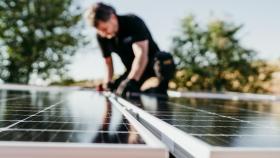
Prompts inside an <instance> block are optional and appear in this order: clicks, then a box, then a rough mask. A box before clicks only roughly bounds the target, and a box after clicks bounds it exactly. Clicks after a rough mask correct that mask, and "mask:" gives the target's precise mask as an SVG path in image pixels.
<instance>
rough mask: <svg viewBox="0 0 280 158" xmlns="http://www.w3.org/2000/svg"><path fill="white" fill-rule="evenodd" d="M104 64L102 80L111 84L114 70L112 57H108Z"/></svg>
mask: <svg viewBox="0 0 280 158" xmlns="http://www.w3.org/2000/svg"><path fill="white" fill-rule="evenodd" d="M105 63H106V70H107V71H106V76H105V79H104V82H105V83H108V82H111V81H112V80H113V74H114V68H113V60H112V57H108V58H106V59H105Z"/></svg>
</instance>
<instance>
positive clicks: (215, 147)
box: [118, 96, 280, 158]
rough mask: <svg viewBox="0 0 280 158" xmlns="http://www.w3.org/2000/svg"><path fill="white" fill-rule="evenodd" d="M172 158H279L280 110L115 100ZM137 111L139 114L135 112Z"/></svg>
mask: <svg viewBox="0 0 280 158" xmlns="http://www.w3.org/2000/svg"><path fill="white" fill-rule="evenodd" d="M118 100H119V102H120V103H122V104H123V105H124V107H126V108H127V109H128V110H129V111H130V112H131V113H132V114H133V115H135V116H136V118H137V119H138V120H139V121H140V122H141V123H142V124H143V125H145V126H146V127H147V128H148V129H150V130H151V131H153V133H154V134H155V135H157V137H159V138H160V139H161V140H162V141H163V142H165V144H166V145H167V146H168V147H169V149H170V151H171V152H172V153H173V154H174V155H175V156H176V157H209V158H210V157H211V158H216V157H227V158H229V157H254V158H258V157H271V158H276V157H279V155H280V104H279V103H278V104H277V103H276V102H261V101H258V102H252V101H251V102H249V101H247V102H246V101H239V102H237V101H230V100H213V99H212V100H206V99H187V98H169V99H168V100H167V99H158V98H155V97H151V96H141V98H140V99H137V100H130V102H131V103H133V104H134V105H138V107H139V108H138V107H135V106H134V105H133V104H130V103H128V102H127V101H125V100H123V99H118ZM140 108H141V109H143V110H144V111H143V110H141V109H140Z"/></svg>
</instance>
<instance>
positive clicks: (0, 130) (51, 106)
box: [0, 100, 64, 132]
mask: <svg viewBox="0 0 280 158" xmlns="http://www.w3.org/2000/svg"><path fill="white" fill-rule="evenodd" d="M62 102H64V100H62V101H59V102H57V103H55V104H53V105H50V106H49V107H46V108H45V109H43V110H41V111H38V112H37V113H35V114H32V115H30V116H28V117H26V118H24V119H22V120H19V121H18V122H16V123H13V124H11V125H9V126H7V127H5V128H2V129H0V132H2V131H3V130H7V129H9V128H11V127H13V126H15V125H17V124H19V123H21V122H24V121H25V120H27V119H29V118H31V117H33V116H36V115H37V114H39V113H42V112H44V111H46V110H48V109H51V108H53V107H55V106H57V105H59V104H60V103H62Z"/></svg>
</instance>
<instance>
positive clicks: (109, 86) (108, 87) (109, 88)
mask: <svg viewBox="0 0 280 158" xmlns="http://www.w3.org/2000/svg"><path fill="white" fill-rule="evenodd" d="M103 89H105V90H106V91H111V92H112V91H113V90H115V85H114V83H113V82H107V83H104V84H103Z"/></svg>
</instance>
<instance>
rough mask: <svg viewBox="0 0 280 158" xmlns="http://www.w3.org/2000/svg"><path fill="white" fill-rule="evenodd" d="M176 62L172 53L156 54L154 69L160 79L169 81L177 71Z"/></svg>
mask: <svg viewBox="0 0 280 158" xmlns="http://www.w3.org/2000/svg"><path fill="white" fill-rule="evenodd" d="M175 69H176V66H175V63H174V60H173V57H172V55H171V54H170V53H166V52H158V53H157V54H156V56H155V63H154V71H155V74H156V76H157V77H159V79H160V80H165V81H169V80H170V79H172V78H173V76H174V73H175Z"/></svg>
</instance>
